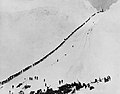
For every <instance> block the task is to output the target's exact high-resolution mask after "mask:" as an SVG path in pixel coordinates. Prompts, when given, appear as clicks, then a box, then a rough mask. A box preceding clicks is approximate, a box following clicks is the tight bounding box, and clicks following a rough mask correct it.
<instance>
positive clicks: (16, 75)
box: [0, 10, 104, 87]
mask: <svg viewBox="0 0 120 94" xmlns="http://www.w3.org/2000/svg"><path fill="white" fill-rule="evenodd" d="M101 12H104V11H103V10H101V11H98V12H96V13H94V14H92V15H91V16H90V17H89V18H88V19H87V20H86V21H85V22H84V23H83V24H81V25H79V26H78V27H77V28H76V29H74V30H73V31H72V32H71V33H70V34H69V35H68V36H67V37H66V38H64V40H63V41H62V42H61V43H60V44H59V45H58V46H57V47H55V48H54V49H53V50H52V51H50V52H49V53H48V54H46V55H45V56H44V57H42V58H41V59H39V60H38V61H36V62H34V63H33V64H31V65H29V66H27V67H25V68H24V69H22V70H20V71H19V72H17V73H15V74H13V75H11V76H9V77H8V78H7V79H5V80H3V81H1V82H0V85H1V87H2V86H3V85H5V84H6V83H8V82H10V81H11V80H13V79H15V78H16V77H18V76H20V75H21V74H22V73H24V72H26V71H28V70H30V69H31V68H33V67H35V66H37V65H38V64H40V63H41V62H43V61H44V60H45V59H47V58H48V57H49V56H50V55H52V54H53V53H54V52H56V51H57V50H58V49H59V48H61V47H62V46H63V45H64V44H65V43H66V42H67V41H68V40H69V39H70V38H71V37H72V36H73V35H74V34H75V33H76V32H77V31H78V30H79V29H80V28H82V27H83V26H84V25H85V24H86V23H88V21H90V20H91V18H92V17H94V16H95V15H96V14H98V13H101Z"/></svg>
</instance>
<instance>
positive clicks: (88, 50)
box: [0, 0, 120, 94]
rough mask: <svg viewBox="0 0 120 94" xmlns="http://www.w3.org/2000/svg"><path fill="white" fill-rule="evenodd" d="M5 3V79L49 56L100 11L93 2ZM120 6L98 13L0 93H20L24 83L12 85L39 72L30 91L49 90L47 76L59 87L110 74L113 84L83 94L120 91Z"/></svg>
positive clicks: (1, 73) (0, 7)
mask: <svg viewBox="0 0 120 94" xmlns="http://www.w3.org/2000/svg"><path fill="white" fill-rule="evenodd" d="M0 2H1V3H0V82H1V81H2V80H4V79H6V78H7V77H9V76H10V75H12V74H14V73H16V72H18V71H20V70H21V69H23V68H25V67H26V66H28V65H30V64H33V63H34V62H36V61H38V60H39V59H41V58H42V57H43V56H45V55H46V54H48V53H49V52H50V51H52V50H53V49H54V48H55V47H57V46H58V45H59V44H60V43H61V42H62V41H63V40H64V39H65V38H66V37H67V36H68V35H69V34H70V33H71V32H72V31H74V30H75V29H76V28H77V27H78V26H80V25H81V24H82V23H84V22H85V21H86V20H87V19H88V18H89V17H90V16H91V15H92V14H94V13H96V9H95V8H93V7H92V5H90V3H89V2H88V1H87V0H84V1H83V0H76V1H75V0H53V1H51V0H45V1H44V0H24V1H23V0H22V1H19V0H16V1H15V0H11V2H10V0H5V1H4V0H1V1H0ZM6 3H8V4H6ZM19 4H21V5H19ZM119 10H120V1H118V2H117V3H115V4H113V5H112V6H111V7H110V9H109V10H107V11H106V12H103V13H99V14H96V15H95V16H94V17H92V18H91V19H90V20H89V21H88V22H87V23H86V24H85V25H84V26H83V27H82V28H80V29H79V30H78V31H77V32H76V33H74V34H73V35H72V36H71V37H70V38H69V39H68V40H67V41H66V43H65V44H64V45H62V46H61V47H60V48H59V49H58V50H56V51H55V52H54V53H53V54H51V55H50V56H49V57H48V58H47V59H45V60H43V62H41V63H40V64H38V65H36V66H35V67H33V68H31V69H30V70H28V71H26V72H25V73H22V74H21V75H20V76H18V77H16V78H15V79H13V80H12V81H10V82H8V83H6V84H5V85H4V86H3V88H2V89H0V94H9V90H11V91H12V92H14V93H13V94H18V93H17V92H18V91H20V90H21V87H20V88H18V89H11V85H13V84H14V85H17V84H18V83H19V82H23V81H24V78H26V79H27V78H28V77H29V76H35V75H38V76H39V80H35V81H28V80H25V84H26V83H29V84H31V86H32V87H31V89H28V90H25V91H24V92H26V93H25V94H28V92H30V90H37V89H39V88H42V89H43V88H44V82H43V79H46V82H47V83H48V85H51V87H53V88H57V87H58V85H59V84H58V81H59V80H60V79H63V80H64V83H71V82H74V81H77V80H79V81H81V82H86V83H88V82H90V81H93V80H94V79H95V78H99V77H101V78H102V77H106V76H108V75H110V76H111V78H112V80H111V81H110V82H108V83H98V84H94V86H95V89H94V90H92V91H90V90H89V89H82V90H81V91H79V92H78V94H120V86H119V83H120V31H119V30H120V26H119V25H120V11H119Z"/></svg>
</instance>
